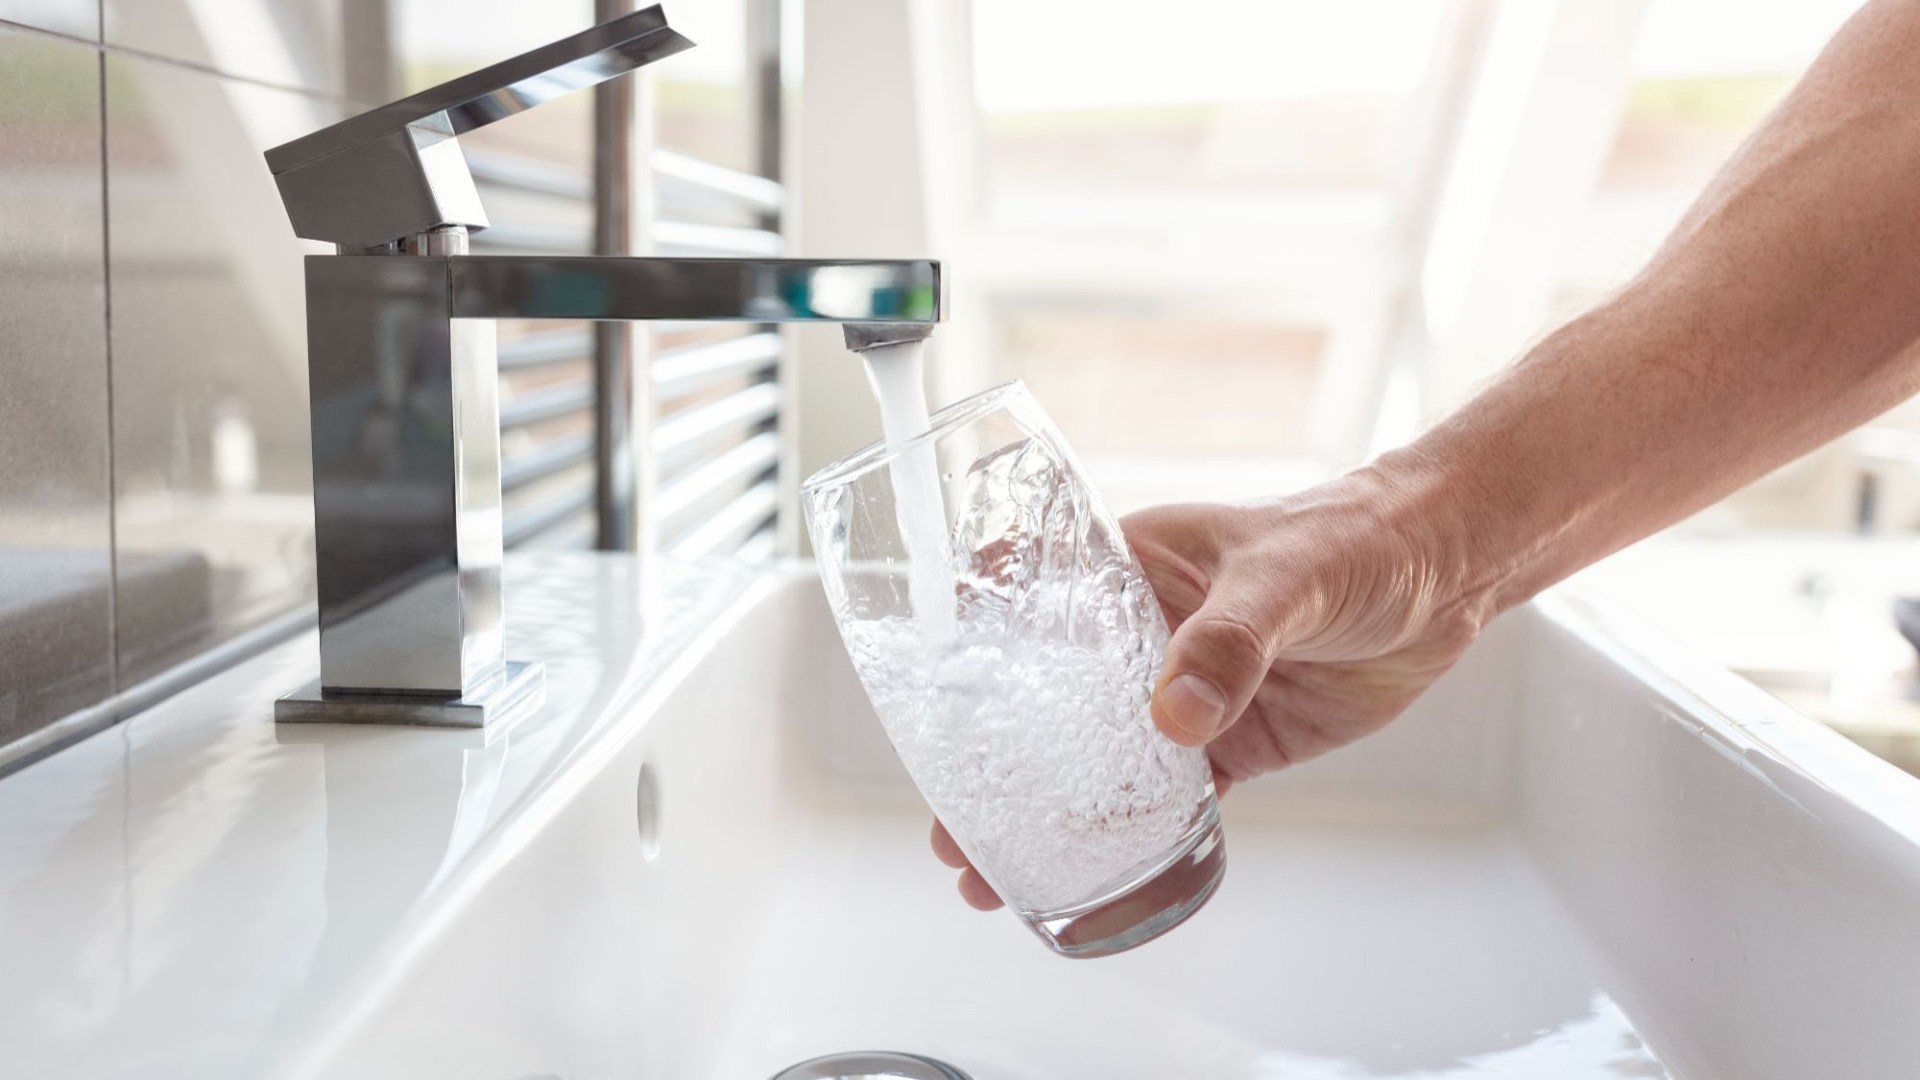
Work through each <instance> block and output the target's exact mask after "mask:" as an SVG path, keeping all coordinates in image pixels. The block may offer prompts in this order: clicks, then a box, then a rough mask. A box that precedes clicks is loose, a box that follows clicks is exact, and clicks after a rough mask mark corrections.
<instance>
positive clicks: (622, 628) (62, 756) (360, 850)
mask: <svg viewBox="0 0 1920 1080" xmlns="http://www.w3.org/2000/svg"><path fill="white" fill-rule="evenodd" d="M766 577H767V575H766V574H764V573H760V574H756V573H754V572H752V571H750V570H746V569H742V568H737V567H727V566H722V565H716V566H712V567H701V568H691V567H685V566H674V565H671V564H668V563H665V562H664V561H658V560H656V561H650V562H649V563H648V564H647V566H646V569H645V571H644V572H643V571H642V570H641V568H640V567H639V565H638V563H637V562H636V561H635V560H633V559H631V558H627V557H622V556H607V555H587V554H579V555H573V554H542V555H528V556H517V557H510V558H509V560H508V563H507V579H506V580H507V603H508V608H507V634H506V641H507V650H508V653H507V654H508V656H509V658H512V659H538V660H543V661H545V662H546V665H547V689H546V697H545V700H544V702H543V703H541V704H540V705H539V706H538V707H537V708H535V709H532V710H529V711H528V712H527V713H525V714H524V715H523V716H522V717H521V718H519V719H518V720H517V721H515V722H513V723H512V724H511V726H510V727H509V729H508V730H506V731H504V732H489V733H487V734H482V733H479V732H464V731H451V730H435V729H424V728H399V727H393V728H386V727H380V728H348V727H339V726H334V725H315V726H305V725H302V726H297V727H295V726H287V727H276V725H275V724H274V722H273V701H274V699H275V698H276V697H278V696H279V695H281V694H283V693H286V692H287V691H289V690H291V689H294V688H295V687H298V686H300V685H301V684H302V683H304V682H306V681H307V680H309V679H311V678H313V677H314V675H315V674H316V672H317V669H318V660H319V657H318V646H317V640H316V638H315V636H314V635H313V634H311V633H310V634H306V635H302V636H301V637H300V638H298V639H296V640H294V641H291V642H288V643H286V644H284V645H282V646H280V647H278V648H275V649H273V650H272V651H270V652H268V653H266V654H264V655H262V656H260V657H257V658H255V659H253V660H251V661H249V662H247V663H245V664H243V665H241V666H239V667H238V668H235V669H234V670H231V671H228V672H226V673H224V674H222V675H219V676H217V677H215V678H213V679H210V680H208V681H207V682H205V683H203V684H201V685H199V686H197V687H195V688H193V689H191V690H189V691H187V692H185V693H182V694H180V695H178V696H176V697H174V698H172V699H170V700H168V701H165V702H163V703H162V704H160V705H158V706H156V707H155V708H153V709H151V710H149V711H147V712H145V713H142V714H141V715H139V716H136V717H134V718H133V719H131V720H129V721H127V722H126V723H123V724H121V725H119V726H117V727H114V728H112V729H109V730H107V731H104V732H102V733H100V734H99V735H96V736H94V737H93V738H90V739H87V740H86V741H84V742H82V743H80V744H78V745H76V746H73V747H71V748H69V749H66V750H63V751H61V752H60V753H58V754H55V755H54V756H53V757H51V758H49V759H47V760H45V761H43V762H40V763H38V764H35V765H32V766H30V767H28V768H26V769H24V770H22V771H20V772H19V773H16V774H14V775H12V776H9V777H6V778H5V779H3V780H0V972H4V979H3V980H0V1048H4V1049H0V1073H4V1074H5V1075H7V1076H19V1077H33V1078H35V1080H51V1078H56V1077H62V1076H69V1075H77V1074H79V1073H81V1072H82V1071H84V1072H85V1073H86V1074H87V1075H95V1076H107V1075H111V1076H117V1077H152V1078H159V1077H182V1078H186V1077H193V1078H195V1080H203V1078H206V1077H216V1076H219V1077H225V1076H248V1075H259V1074H260V1073H261V1072H262V1071H264V1070H263V1069H262V1066H263V1065H264V1063H265V1062H267V1061H269V1060H276V1059H278V1058H279V1057H280V1056H281V1055H282V1054H284V1053H285V1052H286V1051H287V1048H288V1047H293V1046H298V1045H299V1044H300V1043H301V1041H302V1040H303V1039H305V1038H307V1037H308V1033H309V1032H311V1031H314V1030H316V1029H317V1028H318V1027H319V1026H320V1025H323V1024H325V1023H326V1022H327V1021H328V1015H327V1014H328V1011H329V1010H331V1009H335V1008H338V1007H339V1004H340V1003H341V1002H346V1001H351V1000H353V999H354V998H355V997H356V994H355V989H356V988H357V987H364V986H368V985H373V984H375V983H377V981H378V980H379V979H380V978H381V976H382V972H383V970H384V969H386V968H387V967H389V966H391V965H393V964H396V963H398V962H399V960H398V958H397V956H396V955H395V950H394V949H393V948H392V942H394V941H398V940H417V939H419V938H420V937H422V936H423V934H422V930H421V926H422V924H423V923H429V924H430V923H431V921H432V919H433V918H434V917H435V914H436V912H438V911H440V910H441V909H443V908H444V907H445V906H446V903H447V897H448V896H449V895H450V894H451V893H453V892H454V891H456V890H459V889H461V888H463V887H466V886H469V885H471V884H472V881H473V880H474V879H475V878H484V876H485V875H486V874H487V873H488V872H489V863H488V859H487V853H488V852H489V850H491V849H492V848H494V847H495V846H496V845H497V843H498V842H499V840H500V838H501V836H502V834H504V833H507V832H509V831H510V830H512V829H514V828H516V827H518V826H519V825H521V824H522V823H525V822H527V821H528V820H529V819H530V818H533V819H537V817H538V815H539V814H540V813H541V812H542V808H543V807H544V806H546V805H548V804H549V803H550V802H551V801H552V800H549V799H547V798H546V796H547V795H549V794H551V793H552V791H551V789H553V788H555V787H556V783H558V784H564V783H566V782H567V780H566V778H567V777H569V776H571V775H573V774H574V773H575V772H577V771H578V770H572V769H568V768H567V766H568V765H569V764H571V763H573V762H575V761H577V760H578V759H579V757H580V756H581V755H591V754H594V753H595V752H596V748H597V747H601V746H603V745H606V744H608V743H609V742H610V739H609V736H610V735H616V734H619V735H624V734H625V731H624V728H625V727H627V726H630V725H632V724H637V723H640V722H642V720H643V716H644V713H645V708H644V702H645V700H646V699H647V696H648V695H649V694H650V693H652V692H654V691H656V690H661V689H663V688H664V687H665V686H667V685H670V684H671V683H672V682H673V678H672V673H673V671H675V670H678V669H677V668H674V667H673V666H672V664H671V662H672V661H673V659H674V658H675V657H676V656H677V655H679V654H681V653H683V652H686V651H687V650H688V647H689V645H692V644H694V643H697V642H700V641H702V640H703V639H706V638H710V637H712V636H713V635H716V634H723V633H724V632H725V623H726V616H727V615H728V614H729V613H730V612H734V611H738V610H741V609H742V608H743V606H744V605H745V604H746V603H747V602H748V599H749V597H750V596H751V595H752V594H754V593H756V592H757V589H756V584H755V583H756V582H757V581H762V580H765V579H766Z"/></svg>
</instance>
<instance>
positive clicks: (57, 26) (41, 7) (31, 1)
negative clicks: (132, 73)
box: [0, 0, 100, 41]
mask: <svg viewBox="0 0 1920 1080" xmlns="http://www.w3.org/2000/svg"><path fill="white" fill-rule="evenodd" d="M0 22H14V23H19V24H20V25H22V26H31V27H33V28H35V29H37V30H51V31H53V32H54V33H56V34H72V35H73V36H74V37H80V38H86V39H87V40H89V41H98V40H99V39H100V0H0Z"/></svg>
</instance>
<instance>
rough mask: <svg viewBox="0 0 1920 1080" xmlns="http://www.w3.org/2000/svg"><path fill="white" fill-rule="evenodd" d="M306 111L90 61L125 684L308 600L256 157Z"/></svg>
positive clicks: (255, 92)
mask: <svg viewBox="0 0 1920 1080" xmlns="http://www.w3.org/2000/svg"><path fill="white" fill-rule="evenodd" d="M338 118H339V116H338V110H337V107H336V106H334V105H332V104H329V103H326V102H322V101H320V100H318V99H316V98H312V97H309V96H306V95H302V94H297V93H293V92H289V91H282V90H274V89H269V88H266V87H262V86H258V85H256V84H252V83H245V82H239V81H235V80H231V79H224V78H221V77H219V76H216V75H211V74H207V73H203V72H199V71H194V70H191V69H188V68H183V67H179V66H177V65H173V64H168V63H162V62H159V61H154V60H147V59H142V58H137V57H125V56H110V57H108V59H107V148H108V151H107V177H108V185H107V191H108V221H109V224H110V233H111V235H110V251H109V255H108V274H109V278H110V280H111V283H112V287H113V319H112V330H111V334H112V344H113V391H114V417H113V430H114V448H115V463H116V468H115V474H114V499H115V508H116V521H117V529H116V532H117V537H118V545H119V548H118V551H119V581H118V584H119V592H118V596H117V606H116V613H115V628H116V633H117V640H118V645H119V661H120V676H121V680H122V682H123V683H124V684H131V683H132V682H134V681H137V680H139V679H141V678H145V677H147V676H150V675H152V674H154V673H155V672H157V671H159V670H161V669H163V668H165V667H167V666H169V665H171V664H174V663H178V662H180V661H181V660H183V659H186V658H187V657H189V656H191V655H193V654H194V653H196V652H198V651H200V650H203V649H205V648H207V647H209V646H212V645H214V644H217V643H219V642H220V641H223V640H225V639H227V638H229V637H231V636H232V635H234V634H236V633H238V632H241V631H243V630H245V629H247V628H249V627H252V626H256V625H258V624H259V623H261V622H262V621H264V620H266V619H269V618H272V617H273V616H275V615H277V614H279V613H281V612H284V611H286V610H288V609H290V608H292V607H295V606H297V605H299V604H301V603H303V602H304V601H306V600H307V599H308V598H310V597H311V596H312V595H313V511H312V506H311V502H310V500H311V497H312V482H311V473H310V468H309V459H308V438H307V378H306V337H305V335H306V320H305V313H304V304H305V300H304V290H303V285H302V272H303V271H302V262H301V260H302V256H303V255H304V254H306V253H307V252H309V251H319V250H321V249H320V248H319V247H318V246H316V245H309V244H304V243H302V242H301V241H299V240H296V239H295V238H294V237H293V234H292V232H291V231H290V229H289V227H288V224H287V219H286V214H285V212H284V211H283V210H282V208H281V205H280V200H279V196H278V195H277V194H276V193H275V190H274V186H273V181H272V178H271V177H270V176H269V174H268V172H267V169H266V166H265V163H264V162H263V160H262V158H261V154H262V152H263V151H264V150H265V149H266V148H268V147H270V146H273V145H275V144H277V143H279V142H282V141H285V140H287V139H289V138H292V137H294V136H297V135H300V134H302V133H304V132H306V131H309V130H311V129H313V128H315V127H318V126H320V125H323V124H326V123H330V122H332V121H333V120H336V119H338Z"/></svg>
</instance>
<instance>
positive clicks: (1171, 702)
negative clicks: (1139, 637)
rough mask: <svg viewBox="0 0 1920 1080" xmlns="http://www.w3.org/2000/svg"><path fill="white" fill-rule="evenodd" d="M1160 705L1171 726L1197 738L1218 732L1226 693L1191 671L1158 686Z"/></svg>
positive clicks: (1224, 712) (1204, 737)
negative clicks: (1162, 685) (1159, 687)
mask: <svg viewBox="0 0 1920 1080" xmlns="http://www.w3.org/2000/svg"><path fill="white" fill-rule="evenodd" d="M1160 708H1161V709H1162V710H1164V711H1165V712H1166V714H1167V719H1168V720H1169V721H1171V722H1172V723H1173V725H1174V726H1175V727H1177V728H1179V729H1180V730H1182V731H1185V732H1187V733H1188V734H1190V735H1193V736H1195V737H1197V738H1201V739H1211V738H1213V737H1214V736H1215V735H1217V734H1219V732H1220V729H1221V727H1223V726H1224V725H1225V724H1226V720H1227V696H1226V695H1225V694H1223V693H1221V692H1220V688H1219V687H1217V686H1215V685H1213V684H1212V683H1210V682H1208V681H1207V680H1205V679H1203V678H1201V677H1200V676H1198V675H1195V674H1192V673H1191V672H1189V673H1187V674H1185V675H1176V676H1174V678H1173V681H1171V682H1169V683H1167V685H1166V686H1164V687H1161V689H1160Z"/></svg>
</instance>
